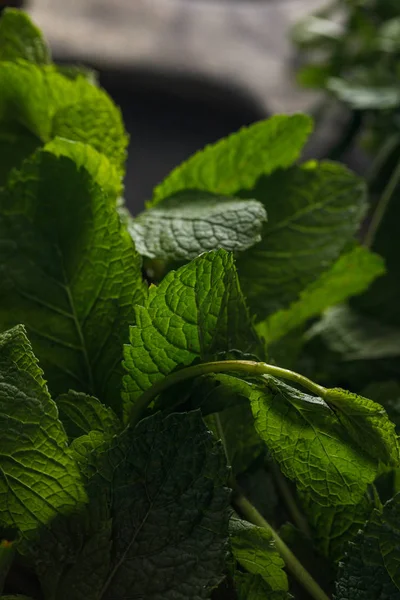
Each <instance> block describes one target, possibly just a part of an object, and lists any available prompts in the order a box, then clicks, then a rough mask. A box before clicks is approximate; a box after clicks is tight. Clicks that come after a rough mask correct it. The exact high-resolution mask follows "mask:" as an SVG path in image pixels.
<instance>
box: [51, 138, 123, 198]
mask: <svg viewBox="0 0 400 600" xmlns="http://www.w3.org/2000/svg"><path fill="white" fill-rule="evenodd" d="M44 149H45V150H47V151H48V152H51V153H52V154H54V155H55V156H67V157H69V158H71V159H72V160H73V161H74V163H75V164H76V165H77V166H78V167H83V168H84V169H86V171H88V173H89V174H90V175H91V176H92V177H93V179H94V180H95V182H96V183H97V184H98V185H99V186H100V187H101V188H102V189H103V190H104V191H105V192H106V194H107V195H108V196H109V198H110V201H111V202H112V203H116V202H117V198H118V197H119V196H120V194H121V193H122V191H123V183H122V178H121V175H120V173H119V172H118V169H117V168H116V167H115V166H114V165H113V164H112V163H111V162H110V160H109V159H108V158H107V156H106V155H105V154H101V153H100V152H98V151H97V150H95V149H94V148H93V146H90V145H89V144H85V143H83V142H77V141H72V140H66V139H64V138H55V139H54V140H52V141H51V142H49V143H48V144H46V145H45V147H44Z"/></svg>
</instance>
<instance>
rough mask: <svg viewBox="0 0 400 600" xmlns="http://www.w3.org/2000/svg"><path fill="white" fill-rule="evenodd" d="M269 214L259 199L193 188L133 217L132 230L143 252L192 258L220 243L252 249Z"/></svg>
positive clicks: (166, 257)
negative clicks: (236, 196)
mask: <svg viewBox="0 0 400 600" xmlns="http://www.w3.org/2000/svg"><path fill="white" fill-rule="evenodd" d="M266 220H267V215H266V212H265V209H264V207H263V205H262V204H261V203H260V202H257V200H247V201H246V200H241V199H238V198H228V197H225V196H216V195H215V194H210V193H207V192H200V191H195V190H189V191H184V192H180V193H178V194H175V195H174V196H171V197H170V198H166V199H165V200H164V201H163V202H162V203H161V204H159V205H157V206H155V207H154V208H152V209H149V210H147V211H145V212H143V213H141V214H140V215H139V216H138V217H136V218H134V219H130V221H129V225H128V230H129V233H130V234H131V236H132V238H133V240H134V242H135V246H136V249H137V250H138V252H139V253H140V254H142V255H144V256H148V257H150V258H158V259H163V260H171V261H174V260H175V261H179V260H184V261H186V260H191V259H192V258H195V257H196V256H198V255H199V254H201V253H202V252H207V251H208V250H217V249H218V248H224V249H225V250H229V251H232V252H240V251H243V250H247V248H250V247H251V246H253V245H254V244H255V243H256V242H259V241H260V240H261V229H262V224H263V223H264V221H266Z"/></svg>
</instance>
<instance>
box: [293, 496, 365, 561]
mask: <svg viewBox="0 0 400 600" xmlns="http://www.w3.org/2000/svg"><path fill="white" fill-rule="evenodd" d="M300 501H301V506H302V509H303V512H304V514H305V516H306V517H307V521H308V524H309V527H310V528H311V531H312V537H313V541H314V543H315V545H316V547H317V549H318V550H319V552H321V554H322V555H323V556H326V557H327V558H329V559H330V560H332V561H333V562H334V563H338V562H339V561H340V560H342V559H343V557H344V555H345V551H346V547H347V542H349V541H351V540H353V539H354V538H355V537H356V535H357V533H358V531H359V530H360V529H361V528H362V527H363V526H364V524H365V523H366V522H367V520H368V519H369V516H370V514H371V512H372V510H373V504H372V503H371V502H370V501H369V500H368V498H367V495H366V494H365V495H364V496H363V497H362V499H361V500H360V502H358V503H357V504H345V505H340V504H339V505H336V506H321V505H320V504H317V503H316V502H314V501H313V499H312V498H311V496H309V495H308V494H307V492H303V493H301V494H300Z"/></svg>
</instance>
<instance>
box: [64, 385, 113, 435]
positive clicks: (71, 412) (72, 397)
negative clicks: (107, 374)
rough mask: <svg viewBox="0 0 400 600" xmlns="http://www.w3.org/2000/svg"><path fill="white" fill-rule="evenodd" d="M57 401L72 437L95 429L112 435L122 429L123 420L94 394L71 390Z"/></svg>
mask: <svg viewBox="0 0 400 600" xmlns="http://www.w3.org/2000/svg"><path fill="white" fill-rule="evenodd" d="M56 403H57V406H58V410H59V412H60V419H61V421H62V423H63V425H64V427H65V430H66V432H67V434H68V437H69V438H70V439H75V438H77V437H80V436H81V435H85V434H87V433H90V432H91V431H94V430H96V431H100V432H103V433H105V434H107V435H111V436H112V435H114V434H116V433H118V432H119V431H120V429H121V422H120V420H119V419H118V418H117V416H116V415H115V413H114V412H113V411H112V410H111V408H107V407H106V406H104V404H102V403H101V402H100V401H99V400H98V399H97V398H94V397H93V396H88V395H87V394H83V393H82V392H73V391H71V390H70V391H69V392H68V394H62V395H61V396H59V397H58V398H57V400H56Z"/></svg>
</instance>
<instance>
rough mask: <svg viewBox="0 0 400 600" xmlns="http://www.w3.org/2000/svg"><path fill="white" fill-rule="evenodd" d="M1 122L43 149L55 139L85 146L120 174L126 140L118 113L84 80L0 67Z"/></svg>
mask: <svg viewBox="0 0 400 600" xmlns="http://www.w3.org/2000/svg"><path fill="white" fill-rule="evenodd" d="M0 121H7V122H8V121H17V122H18V123H19V124H20V125H22V126H24V127H26V128H27V129H28V130H29V131H30V132H31V133H32V134H33V135H35V136H36V137H38V138H39V139H40V140H41V141H42V143H47V142H49V141H50V140H52V139H53V138H54V137H64V138H67V139H69V140H75V141H81V142H84V143H87V144H90V145H91V146H93V148H95V150H97V151H98V152H100V153H102V154H105V155H106V156H107V158H108V159H109V160H110V162H111V163H112V164H113V165H114V166H115V168H116V169H117V170H118V171H119V173H120V174H122V173H123V171H124V163H125V158H126V147H127V142H128V140H127V136H126V134H125V130H124V125H123V121H122V117H121V112H120V110H119V109H118V108H117V107H116V106H115V105H114V103H113V101H112V100H111V98H110V97H109V96H108V95H107V94H106V92H104V91H103V90H101V89H100V88H98V87H96V86H94V85H92V84H91V83H90V82H88V81H87V80H86V79H85V78H84V77H82V76H79V77H77V78H76V79H75V80H72V79H69V78H67V77H64V76H63V75H61V74H60V73H59V72H58V71H57V69H56V68H55V67H53V66H52V65H49V66H42V67H40V66H38V65H34V64H31V63H28V62H18V63H12V62H0Z"/></svg>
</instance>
